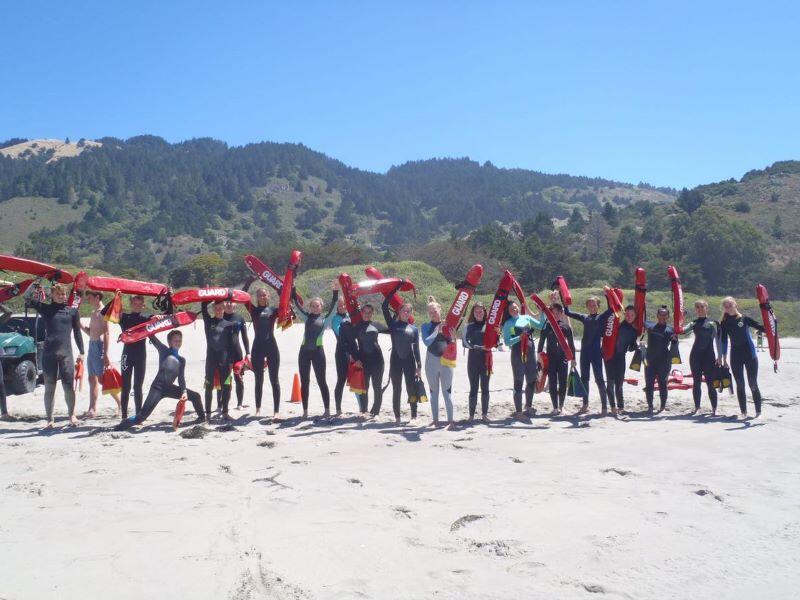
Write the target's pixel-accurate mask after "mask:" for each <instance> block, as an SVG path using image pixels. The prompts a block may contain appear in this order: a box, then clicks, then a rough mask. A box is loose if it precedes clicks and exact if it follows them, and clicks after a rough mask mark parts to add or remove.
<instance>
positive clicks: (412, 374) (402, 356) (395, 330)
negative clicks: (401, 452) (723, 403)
mask: <svg viewBox="0 0 800 600" xmlns="http://www.w3.org/2000/svg"><path fill="white" fill-rule="evenodd" d="M402 284H403V283H402V282H401V283H399V284H398V285H397V287H396V288H395V289H394V290H393V291H392V293H391V294H388V295H387V296H386V299H385V300H384V301H383V305H382V306H381V308H382V310H383V317H384V319H386V325H387V326H388V328H389V335H390V336H391V338H392V353H391V354H390V355H389V379H390V380H391V381H392V408H393V409H394V418H395V422H396V423H397V424H398V425H399V424H400V394H401V392H402V381H403V380H405V382H406V393H407V394H408V395H409V396H411V395H413V394H412V392H413V390H414V379H415V378H416V377H419V375H420V373H421V371H422V358H421V356H420V352H419V329H417V327H416V325H413V324H411V323H409V322H408V319H409V318H411V315H412V313H413V312H414V308H413V306H412V305H411V303H410V302H406V303H404V304H403V305H402V306H401V307H400V310H399V311H398V313H397V316H393V315H392V313H391V311H390V310H389V305H390V303H391V300H392V298H393V297H394V295H395V294H396V293H397V290H399V289H400V287H401V286H402ZM380 410H381V405H380V403H377V402H376V403H374V404H373V406H372V415H373V416H378V413H380ZM416 418H417V402H416V401H414V402H411V420H412V421H413V420H414V419H416Z"/></svg>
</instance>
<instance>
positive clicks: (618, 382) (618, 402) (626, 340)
mask: <svg viewBox="0 0 800 600" xmlns="http://www.w3.org/2000/svg"><path fill="white" fill-rule="evenodd" d="M638 337H639V335H638V334H637V332H636V329H635V328H634V327H633V325H631V324H630V323H628V322H627V321H622V322H621V323H620V324H619V329H618V330H617V342H616V344H615V345H614V355H613V356H612V357H611V358H610V359H609V360H607V361H605V364H606V378H607V379H608V382H607V383H606V391H607V393H608V402H609V404H611V408H618V409H620V410H624V409H625V397H624V396H623V393H622V387H623V385H624V383H625V369H626V368H627V366H626V363H625V356H626V354H627V353H628V352H634V351H635V350H636V348H637V344H636V338H638Z"/></svg>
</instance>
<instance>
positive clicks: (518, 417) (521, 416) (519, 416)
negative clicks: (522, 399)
mask: <svg viewBox="0 0 800 600" xmlns="http://www.w3.org/2000/svg"><path fill="white" fill-rule="evenodd" d="M514 418H515V419H516V420H517V421H524V420H525V415H524V414H523V413H521V412H518V413H514Z"/></svg>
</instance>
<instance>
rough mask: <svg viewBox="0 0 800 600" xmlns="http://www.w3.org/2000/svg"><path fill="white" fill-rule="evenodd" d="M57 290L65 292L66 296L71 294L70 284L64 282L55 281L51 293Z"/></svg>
mask: <svg viewBox="0 0 800 600" xmlns="http://www.w3.org/2000/svg"><path fill="white" fill-rule="evenodd" d="M55 292H64V295H65V296H69V286H68V285H66V284H64V283H54V284H53V287H52V288H50V294H51V295H52V294H54V293H55Z"/></svg>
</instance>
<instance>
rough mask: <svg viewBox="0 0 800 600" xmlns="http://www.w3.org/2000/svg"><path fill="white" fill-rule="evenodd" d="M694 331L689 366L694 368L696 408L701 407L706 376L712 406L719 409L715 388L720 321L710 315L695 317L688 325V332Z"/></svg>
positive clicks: (693, 393) (693, 380)
mask: <svg viewBox="0 0 800 600" xmlns="http://www.w3.org/2000/svg"><path fill="white" fill-rule="evenodd" d="M689 331H691V332H693V333H694V343H693V344H692V351H691V352H690V353H689V367H690V368H691V370H692V377H693V378H692V396H693V397H694V408H695V410H697V409H699V408H700V396H701V388H702V386H703V377H705V378H706V388H707V389H708V399H709V400H710V401H711V408H713V409H714V410H716V409H717V390H716V389H714V384H713V380H714V375H715V374H716V370H717V369H716V363H717V358H716V355H715V354H714V346H715V344H717V343H719V323H717V322H716V321H714V320H713V319H709V318H708V317H702V318H698V319H695V320H694V321H692V322H691V323H689V325H688V326H687V327H686V332H687V333H688V332H689Z"/></svg>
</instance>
